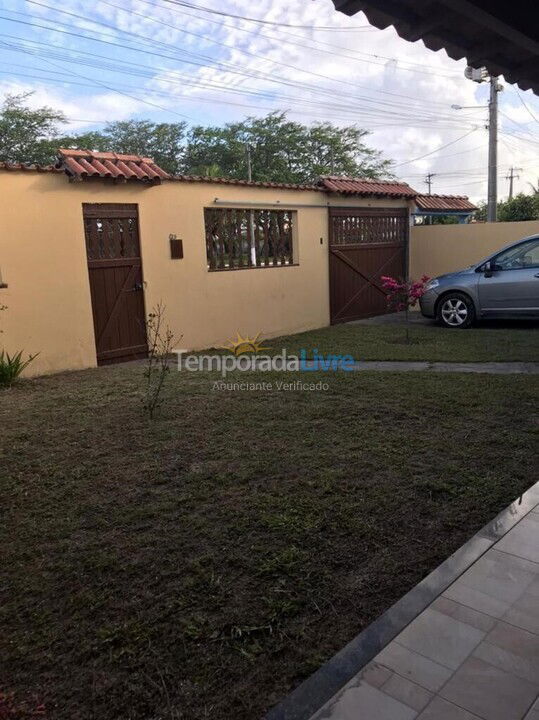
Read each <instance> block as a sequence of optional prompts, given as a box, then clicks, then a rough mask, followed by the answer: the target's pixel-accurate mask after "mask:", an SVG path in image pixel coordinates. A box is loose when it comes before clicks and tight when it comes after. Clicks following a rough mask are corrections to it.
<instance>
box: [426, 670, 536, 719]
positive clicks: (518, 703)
mask: <svg viewBox="0 0 539 720" xmlns="http://www.w3.org/2000/svg"><path fill="white" fill-rule="evenodd" d="M538 690H539V686H537V685H536V684H534V683H531V682H529V681H528V680H524V679H522V678H519V677H517V676H516V675H513V674H511V673H508V672H506V671H505V670H502V669H500V668H497V667H494V665H490V663H486V662H484V661H483V660H481V659H480V658H477V657H470V658H468V659H467V660H466V661H465V662H464V663H463V664H462V665H461V666H460V667H459V669H458V670H457V671H456V673H455V674H454V675H453V677H452V678H451V679H450V680H449V681H448V682H447V684H446V685H445V686H444V687H443V688H442V690H441V691H440V695H441V696H442V697H443V698H445V699H446V700H449V701H450V702H454V703H456V704H458V705H459V707H462V708H464V709H465V710H469V711H470V712H471V713H475V714H476V715H478V716H479V717H480V718H485V719H486V720H522V718H523V717H524V715H525V714H526V712H527V711H528V709H529V708H530V706H531V704H532V703H533V702H534V700H535V698H536V696H537V692H538Z"/></svg>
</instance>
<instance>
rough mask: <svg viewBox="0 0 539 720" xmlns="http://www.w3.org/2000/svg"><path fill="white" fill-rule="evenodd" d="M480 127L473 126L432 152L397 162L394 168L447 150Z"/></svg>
mask: <svg viewBox="0 0 539 720" xmlns="http://www.w3.org/2000/svg"><path fill="white" fill-rule="evenodd" d="M478 129H479V128H476V127H475V128H473V129H472V130H470V131H469V132H467V133H466V134H465V135H461V136H460V137H458V138H457V139H456V140H452V141H451V142H448V143H446V144H445V145H440V147H438V148H436V149H435V150H432V151H431V152H428V153H425V155H420V156H419V157H416V158H412V160H406V161H405V162H401V163H397V165H393V166H392V167H393V169H394V168H397V167H401V166H402V165H409V164H410V163H413V162H417V161H418V160H423V158H426V157H429V155H434V153H437V152H438V151H439V150H445V148H447V147H450V146H451V145H455V144H456V143H458V142H460V141H461V140H464V138H467V137H468V135H471V134H472V133H473V132H475V131H476V130H478Z"/></svg>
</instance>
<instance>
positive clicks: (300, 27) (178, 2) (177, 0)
mask: <svg viewBox="0 0 539 720" xmlns="http://www.w3.org/2000/svg"><path fill="white" fill-rule="evenodd" d="M164 1H165V2H170V3H172V4H174V5H180V6H182V7H187V8H191V9H193V10H199V11H201V12H207V13H213V14H214V15H222V16H224V17H229V18H233V19H234V20H244V21H245V22H252V23H257V24H258V25H273V26H275V27H279V28H282V27H287V28H296V29H298V30H334V31H337V32H343V31H345V32H350V31H356V30H372V28H371V26H370V25H358V26H355V27H345V28H339V27H335V26H333V25H291V24H290V23H280V22H273V21H271V20H262V19H260V18H250V17H247V16H246V15H234V14H233V13H227V12H224V11H223V10H214V9H212V8H207V7H204V6H202V5H195V4H193V3H188V2H182V1H181V0H164Z"/></svg>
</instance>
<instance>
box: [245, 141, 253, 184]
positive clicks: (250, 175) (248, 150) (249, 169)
mask: <svg viewBox="0 0 539 720" xmlns="http://www.w3.org/2000/svg"><path fill="white" fill-rule="evenodd" d="M245 153H246V155H247V180H248V181H249V182H251V180H252V179H253V170H252V167H251V146H250V145H249V143H247V145H246V146H245Z"/></svg>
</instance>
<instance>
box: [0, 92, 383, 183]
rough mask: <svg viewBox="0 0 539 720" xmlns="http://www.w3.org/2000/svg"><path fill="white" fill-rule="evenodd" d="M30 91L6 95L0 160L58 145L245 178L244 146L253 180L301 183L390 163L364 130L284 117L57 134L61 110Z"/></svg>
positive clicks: (37, 157) (133, 123)
mask: <svg viewBox="0 0 539 720" xmlns="http://www.w3.org/2000/svg"><path fill="white" fill-rule="evenodd" d="M30 95H31V93H26V94H22V95H13V96H8V97H7V98H6V100H5V103H4V106H3V108H2V110H1V112H0V160H3V161H12V162H37V163H50V162H54V161H55V159H56V151H57V149H58V148H59V147H72V148H81V149H87V150H100V151H106V150H108V151H111V152H119V153H128V154H135V155H143V156H148V157H151V158H153V159H154V160H155V162H156V163H157V164H158V165H160V166H161V167H162V168H164V169H165V170H167V171H168V172H171V173H173V174H178V173H191V174H196V175H204V176H211V177H216V176H217V175H221V176H223V177H229V178H247V152H246V150H247V147H249V148H250V152H251V166H252V177H253V180H261V181H272V182H290V183H305V182H313V181H314V180H316V178H317V177H319V176H320V175H331V174H335V175H355V176H363V177H370V178H377V177H383V176H386V175H388V173H389V161H387V160H384V159H383V158H382V157H381V154H380V153H379V152H378V151H377V150H373V149H372V148H370V147H368V145H367V144H366V143H365V138H366V137H367V135H368V132H367V131H366V130H362V129H360V128H357V127H355V126H352V125H351V126H348V127H343V128H340V127H337V126H335V125H332V124H331V123H329V122H325V123H315V124H314V125H311V126H308V125H303V124H301V123H297V122H292V121H291V120H288V119H287V117H286V114H285V113H284V112H272V113H269V115H266V116H265V117H262V118H256V117H248V118H246V119H245V120H243V121H241V122H235V123H227V124H226V125H224V126H222V127H219V126H213V127H212V126H209V127H205V126H202V125H199V126H196V127H193V128H191V130H189V132H188V131H187V125H186V123H184V122H179V123H154V122H151V121H150V120H122V121H118V122H112V123H108V124H107V125H106V126H105V128H104V129H103V130H102V131H92V132H86V133H80V134H70V135H67V134H64V135H61V134H60V129H61V127H62V125H65V124H66V122H67V121H66V118H65V116H64V115H63V113H61V112H59V111H57V110H54V109H53V108H49V107H42V108H38V109H37V110H32V109H30V108H29V107H28V106H27V101H28V98H29V97H30Z"/></svg>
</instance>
